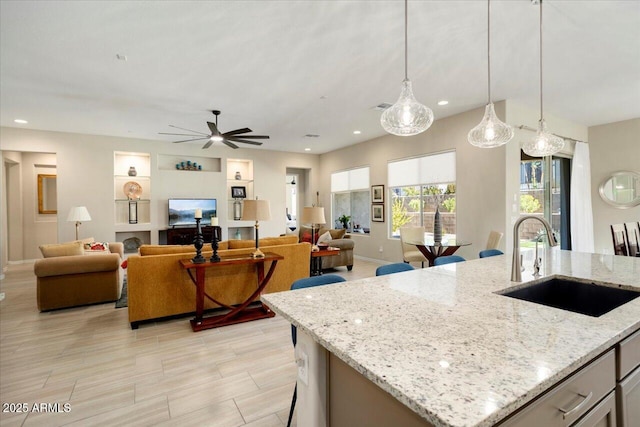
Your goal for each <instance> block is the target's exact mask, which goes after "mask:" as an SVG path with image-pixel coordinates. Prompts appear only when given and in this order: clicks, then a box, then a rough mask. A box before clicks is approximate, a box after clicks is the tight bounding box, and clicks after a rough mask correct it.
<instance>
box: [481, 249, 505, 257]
mask: <svg viewBox="0 0 640 427" xmlns="http://www.w3.org/2000/svg"><path fill="white" fill-rule="evenodd" d="M478 255H479V256H480V258H489V257H490V256H496V255H504V252H502V251H501V250H500V249H485V250H484V251H480V252H479V253H478Z"/></svg>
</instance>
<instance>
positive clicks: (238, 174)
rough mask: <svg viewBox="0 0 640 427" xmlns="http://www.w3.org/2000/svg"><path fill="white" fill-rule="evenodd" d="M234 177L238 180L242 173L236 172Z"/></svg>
mask: <svg viewBox="0 0 640 427" xmlns="http://www.w3.org/2000/svg"><path fill="white" fill-rule="evenodd" d="M236 179H238V180H240V179H242V175H241V174H240V171H237V172H236Z"/></svg>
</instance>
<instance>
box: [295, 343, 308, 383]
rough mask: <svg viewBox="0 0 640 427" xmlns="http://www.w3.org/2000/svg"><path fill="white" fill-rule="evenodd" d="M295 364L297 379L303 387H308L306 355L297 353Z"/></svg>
mask: <svg viewBox="0 0 640 427" xmlns="http://www.w3.org/2000/svg"><path fill="white" fill-rule="evenodd" d="M296 363H297V365H298V378H299V379H300V381H302V382H303V383H304V384H305V385H309V356H307V353H305V352H304V351H299V352H298V358H297V359H296Z"/></svg>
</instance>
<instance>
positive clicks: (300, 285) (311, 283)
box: [287, 274, 346, 427]
mask: <svg viewBox="0 0 640 427" xmlns="http://www.w3.org/2000/svg"><path fill="white" fill-rule="evenodd" d="M340 282H346V280H345V279H344V278H343V277H340V276H338V275H337V274H324V275H322V276H313V277H305V278H303V279H298V280H296V281H295V282H293V283H292V284H291V290H292V291H294V290H296V289H304V288H312V287H315V286H323V285H331V284H333V283H340ZM291 341H292V342H293V347H294V348H295V346H296V343H297V341H298V331H297V329H296V327H295V326H293V325H291ZM297 397H298V383H297V382H296V385H295V387H294V389H293V398H292V399H291V409H290V410H289V421H287V427H290V426H291V420H292V419H293V410H294V409H295V407H296V399H297Z"/></svg>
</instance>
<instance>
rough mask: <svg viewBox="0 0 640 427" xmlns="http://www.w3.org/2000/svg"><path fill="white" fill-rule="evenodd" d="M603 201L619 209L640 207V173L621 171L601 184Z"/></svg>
mask: <svg viewBox="0 0 640 427" xmlns="http://www.w3.org/2000/svg"><path fill="white" fill-rule="evenodd" d="M600 197H602V200H604V201H605V202H607V203H608V204H610V205H611V206H614V207H616V208H619V209H627V208H632V207H634V206H638V205H640V173H638V172H633V171H619V172H614V173H612V174H611V175H609V176H608V177H607V178H606V179H605V180H604V181H603V182H602V184H600Z"/></svg>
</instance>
